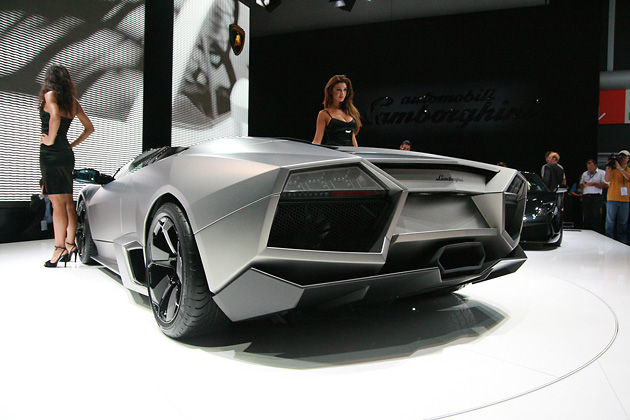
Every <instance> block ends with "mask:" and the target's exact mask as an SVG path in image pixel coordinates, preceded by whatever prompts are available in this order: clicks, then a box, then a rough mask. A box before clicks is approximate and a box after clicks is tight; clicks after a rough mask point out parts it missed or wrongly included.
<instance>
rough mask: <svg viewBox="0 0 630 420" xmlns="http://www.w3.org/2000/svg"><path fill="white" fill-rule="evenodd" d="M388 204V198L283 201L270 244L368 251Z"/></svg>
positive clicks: (274, 245) (274, 223) (281, 246)
mask: <svg viewBox="0 0 630 420" xmlns="http://www.w3.org/2000/svg"><path fill="white" fill-rule="evenodd" d="M388 208H389V204H388V201H386V200H385V199H383V200H330V201H329V200H326V201H308V202H304V201H299V202H280V204H279V205H278V208H277V210H276V215H275V217H274V221H273V226H272V227H271V233H270V235H269V242H268V246H269V247H275V248H293V249H307V250H321V251H341V252H367V251H369V250H370V249H371V248H372V246H373V245H374V243H375V241H376V240H377V239H378V238H379V237H380V234H381V232H382V230H383V227H384V223H385V220H386V216H387V213H388V211H387V209H388Z"/></svg>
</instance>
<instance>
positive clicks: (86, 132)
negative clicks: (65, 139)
mask: <svg viewBox="0 0 630 420" xmlns="http://www.w3.org/2000/svg"><path fill="white" fill-rule="evenodd" d="M75 101H76V99H75ZM76 103H77V117H78V118H79V121H81V124H83V131H82V132H81V134H80V135H79V137H77V139H76V140H75V141H73V142H72V143H70V147H75V146H77V145H78V144H80V143H81V142H82V141H83V140H85V139H87V138H88V137H89V136H90V134H92V133H93V132H94V125H93V124H92V121H90V118H89V117H88V116H87V114H86V113H85V111H83V108H82V107H81V104H80V103H79V101H76Z"/></svg>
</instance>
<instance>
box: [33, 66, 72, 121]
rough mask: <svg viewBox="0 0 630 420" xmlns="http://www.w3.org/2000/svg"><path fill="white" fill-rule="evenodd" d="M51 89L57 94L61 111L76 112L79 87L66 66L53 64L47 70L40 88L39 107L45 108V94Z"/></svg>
mask: <svg viewBox="0 0 630 420" xmlns="http://www.w3.org/2000/svg"><path fill="white" fill-rule="evenodd" d="M50 91H53V92H55V94H56V95H57V104H58V105H59V109H60V110H61V112H66V113H68V114H74V97H75V96H76V94H77V89H76V87H75V86H74V83H73V82H72V78H71V77H70V72H68V69H67V68H66V67H65V66H61V65H57V64H53V65H52V66H50V67H48V70H46V76H45V77H44V84H42V88H41V89H40V90H39V107H40V108H43V107H44V103H45V102H46V100H45V99H44V95H45V94H46V93H48V92H50Z"/></svg>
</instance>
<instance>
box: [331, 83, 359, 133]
mask: <svg viewBox="0 0 630 420" xmlns="http://www.w3.org/2000/svg"><path fill="white" fill-rule="evenodd" d="M338 83H345V84H346V86H348V93H347V94H346V99H344V101H343V102H342V103H341V109H342V110H343V111H345V113H346V114H348V115H350V116H351V117H352V118H354V120H355V121H356V122H357V129H356V131H355V132H354V134H357V133H358V132H359V130H360V129H361V114H359V110H358V109H357V108H356V107H355V106H354V104H353V103H352V99H353V98H354V90H353V89H352V82H351V81H350V79H348V78H347V77H346V76H345V75H343V74H338V75H335V76H333V77H331V78H330V80H329V81H328V83H326V87H325V88H324V102H323V104H324V108H328V107H330V106H331V105H332V103H333V98H332V91H333V89H334V87H335V85H336V84H338Z"/></svg>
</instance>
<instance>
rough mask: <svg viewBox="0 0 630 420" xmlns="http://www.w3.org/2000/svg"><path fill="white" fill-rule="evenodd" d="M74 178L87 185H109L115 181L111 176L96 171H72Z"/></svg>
mask: <svg viewBox="0 0 630 420" xmlns="http://www.w3.org/2000/svg"><path fill="white" fill-rule="evenodd" d="M72 177H73V178H74V179H75V180H76V181H78V182H84V183H86V184H100V185H105V184H109V183H110V182H112V181H113V180H114V177H113V176H111V175H105V174H102V173H100V172H99V171H97V170H96V169H89V168H88V169H75V170H74V171H72Z"/></svg>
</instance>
